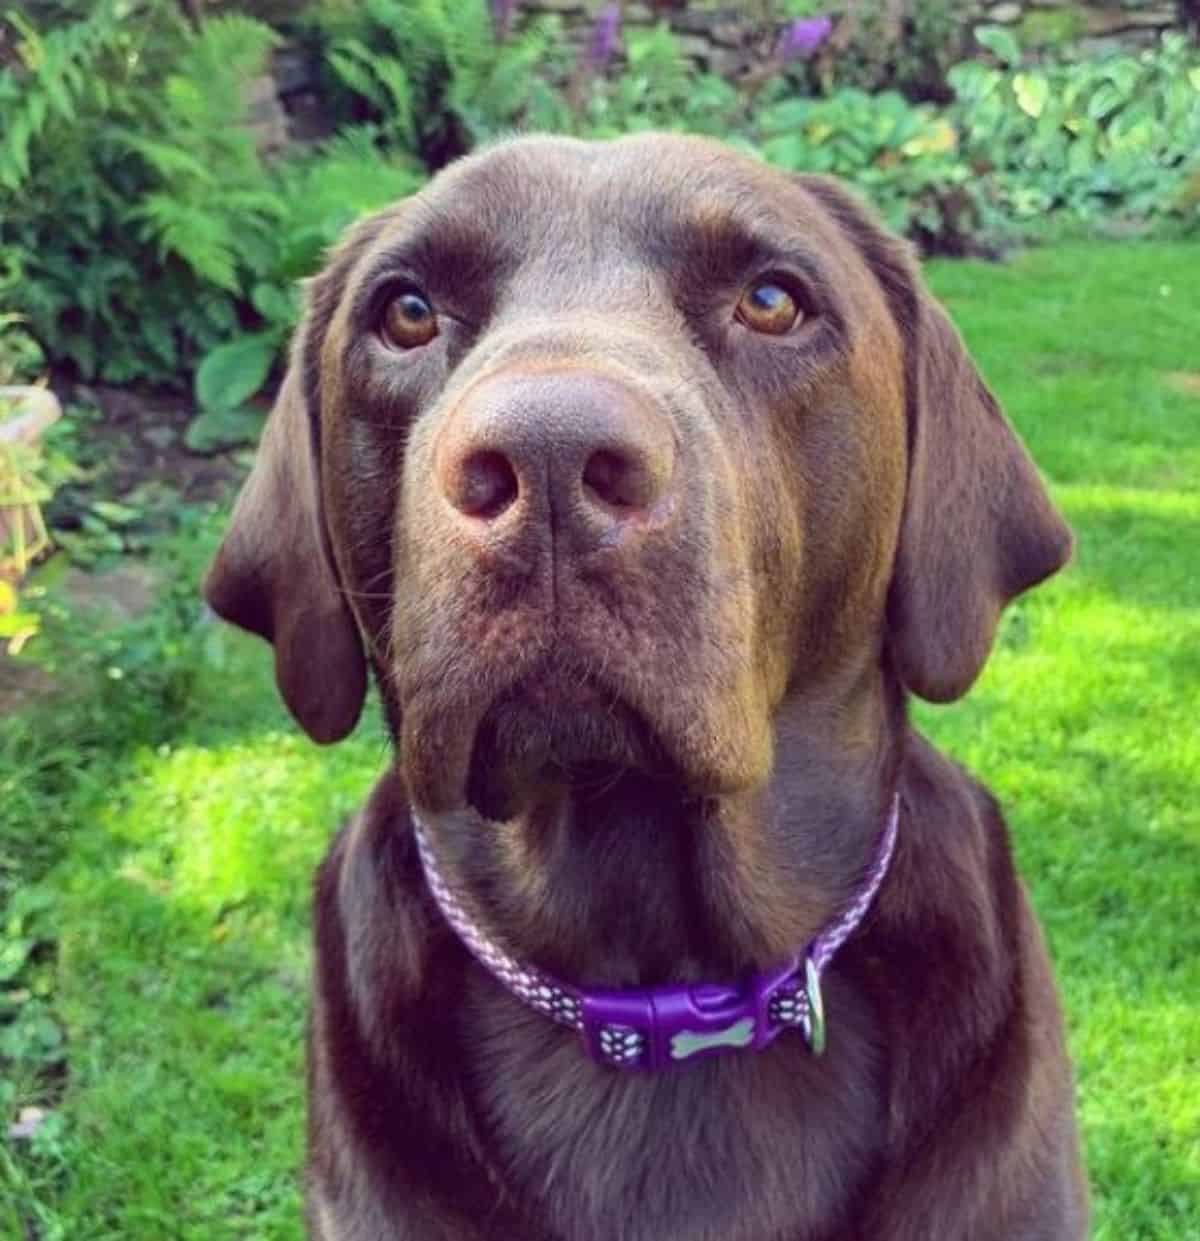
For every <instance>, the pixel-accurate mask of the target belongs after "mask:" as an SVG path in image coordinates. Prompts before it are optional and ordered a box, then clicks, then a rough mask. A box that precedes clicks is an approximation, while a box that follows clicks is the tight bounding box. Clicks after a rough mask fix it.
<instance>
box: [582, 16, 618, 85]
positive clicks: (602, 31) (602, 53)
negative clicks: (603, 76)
mask: <svg viewBox="0 0 1200 1241" xmlns="http://www.w3.org/2000/svg"><path fill="white" fill-rule="evenodd" d="M620 37H621V6H620V5H619V4H609V5H606V6H605V7H604V9H602V10H601V12H600V16H599V17H597V18H596V24H595V26H594V27H593V28H592V38H591V41H590V42H589V43H588V50H587V58H588V61H589V63H590V64H591V66H592V68H593V69H594V70H595V71H596V72H597V73H599V72H601V71H603V69H604V66H605V65H607V64H608V62H609V60H610V59H611V58H612V54H613V52H615V51H616V50H617V43H618V41H619V40H620Z"/></svg>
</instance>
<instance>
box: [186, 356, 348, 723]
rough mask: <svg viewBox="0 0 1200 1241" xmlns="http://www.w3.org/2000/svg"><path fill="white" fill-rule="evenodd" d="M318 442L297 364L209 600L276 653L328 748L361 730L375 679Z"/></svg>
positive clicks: (296, 705)
mask: <svg viewBox="0 0 1200 1241" xmlns="http://www.w3.org/2000/svg"><path fill="white" fill-rule="evenodd" d="M314 433H315V432H314V430H313V429H312V428H311V427H310V424H309V418H308V412H307V408H306V403H305V400H304V395H303V391H302V383H301V376H300V367H299V364H298V359H297V358H296V357H295V356H293V360H292V364H291V366H290V367H289V368H288V373H287V377H286V378H285V379H284V381H283V387H282V388H281V389H280V392H279V397H278V399H277V400H276V402H275V407H274V408H273V409H272V410H271V416H270V418H269V419H268V420H267V427H266V430H265V431H264V432H263V437H262V442H261V443H260V444H259V448H258V456H257V458H256V460H255V463H254V468H253V469H252V470H251V472H250V477H249V478H248V479H247V480H246V483H245V485H244V486H243V487H242V491H241V494H240V495H239V496H238V499H237V504H236V505H235V506H234V510H233V518H232V520H231V522H230V525H229V529H228V531H227V532H226V534H225V539H224V541H223V542H222V544H221V546H220V549H219V550H218V551H217V556H216V559H215V560H214V561H213V564H212V567H211V568H210V569H209V571H208V576H207V577H206V578H205V582H204V594H205V597H206V598H207V599H208V602H209V603H210V604H211V605H212V607H213V610H214V611H216V612H217V614H218V615H220V616H222V617H224V618H225V620H227V621H231V622H232V623H233V624H235V625H240V626H241V627H242V628H243V629H248V630H250V631H251V632H252V633H256V634H258V635H259V636H260V637H263V638H266V639H267V641H268V642H270V643H272V644H273V645H274V647H275V681H276V684H277V685H278V686H279V692H280V694H282V695H283V700H284V702H286V703H287V705H288V709H289V710H290V711H291V713H292V714H293V715H294V716H295V717H296V720H297V721H298V722H299V724H300V725H301V726H302V727H303V728H304V730H305V732H307V733H308V735H309V736H310V737H312V739H313V740H314V741H319V742H322V743H327V742H331V741H340V740H341V739H342V738H343V737H344V736H346V734H347V733H349V732H350V731H351V729H353V727H354V725H355V724H356V723H357V722H358V717H359V713H360V712H361V710H362V704H363V698H364V697H365V695H366V689H367V669H366V661H365V659H364V657H363V648H362V642H361V639H360V638H359V634H358V627H357V625H356V623H355V621H354V618H353V616H352V615H351V614H350V611H349V609H348V608H347V607H346V604H345V602H344V601H343V599H342V595H341V591H340V589H339V586H338V579H337V574H336V570H335V569H334V566H333V564H332V563H331V561H330V558H329V556H328V555H327V553H326V550H325V539H324V537H323V534H322V530H321V524H320V523H321V520H322V519H321V503H320V497H319V493H318V486H317V474H316V469H315V465H314V446H313V442H312V441H313V436H314Z"/></svg>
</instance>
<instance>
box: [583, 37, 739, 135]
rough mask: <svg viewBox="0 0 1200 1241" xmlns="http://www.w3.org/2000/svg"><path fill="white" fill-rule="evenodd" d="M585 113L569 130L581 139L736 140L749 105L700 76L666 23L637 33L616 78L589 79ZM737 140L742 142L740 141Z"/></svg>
mask: <svg viewBox="0 0 1200 1241" xmlns="http://www.w3.org/2000/svg"><path fill="white" fill-rule="evenodd" d="M586 92H587V93H586V97H585V101H584V105H583V108H582V110H581V111H580V112H579V113H578V114H576V115H574V116H572V117H571V118H570V120H569V121H568V127H569V128H570V129H571V130H572V131H573V132H576V133H578V134H580V135H581V136H585V137H592V138H615V137H618V136H619V135H621V134H623V133H632V132H636V131H640V130H647V129H670V130H680V131H684V132H687V133H702V134H710V135H712V136H716V137H731V138H735V135H736V130H737V128H738V126H739V124H740V123H741V121H742V118H743V113H744V110H745V101H744V99H743V97H742V95H741V94H740V93H739V92H738V91H737V90H736V89H735V88H734V87H733V86H732V85H730V84H729V83H728V82H726V81H725V80H724V79H722V78H720V77H717V76H716V75H715V74H712V73H699V72H697V70H696V69H695V67H694V66H693V65H692V63H691V61H689V60H688V59H687V57H686V56H685V55H684V53H683V50H682V48H681V47H680V44H679V40H678V39H677V38H676V36H675V35H674V34H673V33H672V32H671V29H670V27H668V25H667V24H666V22H660V23H659V24H658V25H657V26H656V27H655V28H654V29H652V30H648V31H644V30H635V31H631V32H630V34H629V35H628V37H627V38H626V40H625V65H624V67H623V69H622V70H621V72H619V73H617V74H615V75H614V76H613V77H611V78H604V77H599V78H595V79H591V78H589V79H588V81H587V82H586ZM735 140H736V138H735Z"/></svg>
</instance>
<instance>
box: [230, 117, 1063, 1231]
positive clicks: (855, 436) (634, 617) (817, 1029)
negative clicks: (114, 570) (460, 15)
mask: <svg viewBox="0 0 1200 1241" xmlns="http://www.w3.org/2000/svg"><path fill="white" fill-rule="evenodd" d="M1070 552H1071V535H1070V532H1069V530H1068V528H1067V526H1066V525H1065V524H1064V522H1063V520H1062V518H1061V517H1060V516H1059V514H1058V513H1057V511H1056V510H1055V508H1054V507H1053V505H1052V503H1051V501H1050V500H1049V498H1048V496H1047V494H1046V491H1045V490H1044V488H1043V485H1042V483H1041V481H1040V480H1039V478H1038V475H1037V472H1036V470H1035V468H1034V466H1033V464H1032V462H1031V461H1030V459H1029V457H1028V456H1027V454H1026V452H1025V450H1024V448H1023V447H1022V446H1021V444H1020V442H1019V441H1018V439H1017V438H1016V436H1015V435H1014V433H1013V431H1012V429H1011V428H1010V427H1009V425H1008V423H1007V422H1006V421H1005V419H1004V416H1003V414H1002V413H1001V411H1000V409H999V407H998V405H997V403H996V401H995V399H994V398H993V396H992V394H991V393H990V392H989V390H988V388H987V387H986V386H985V384H984V382H983V380H982V379H981V378H980V375H979V374H978V372H977V370H976V368H975V367H974V365H973V364H972V362H971V361H970V359H969V357H968V355H967V353H966V352H965V350H964V347H963V344H962V342H961V340H960V338H959V336H958V335H957V333H956V331H955V329H954V328H953V326H952V325H951V323H950V322H949V320H948V318H947V316H946V315H945V313H944V312H943V311H942V310H941V309H940V308H939V307H938V306H937V305H936V304H935V302H934V301H933V300H932V298H931V297H930V295H929V294H928V293H927V292H926V290H925V288H924V286H923V284H922V281H921V278H920V275H919V272H918V270H917V267H916V265H915V263H914V259H913V257H912V254H911V253H910V249H909V247H908V246H907V245H906V243H904V242H903V241H901V240H899V239H898V238H896V237H893V236H892V235H890V234H889V233H888V232H886V231H885V230H884V229H883V228H882V227H881V225H880V224H879V223H878V221H877V220H876V218H875V216H874V215H873V214H872V212H871V211H870V210H869V209H868V208H867V207H865V206H864V205H863V204H862V203H861V202H860V201H859V200H858V199H857V198H856V197H854V196H853V195H852V194H851V193H850V192H848V191H847V190H845V189H843V188H842V187H840V186H839V185H838V184H837V183H836V182H834V181H832V180H828V179H824V178H821V177H817V176H808V175H788V174H785V173H783V172H780V171H778V170H775V169H772V168H771V167H769V166H767V165H765V164H762V163H759V162H756V161H754V160H753V159H751V158H749V157H747V156H744V155H742V154H740V153H736V152H734V151H733V150H731V149H729V148H728V147H725V146H723V145H721V144H719V143H715V142H712V141H709V140H706V139H699V138H691V137H682V136H670V135H653V134H649V135H638V136H634V137H629V138H624V139H620V140H617V141H613V142H604V143H590V142H582V141H576V140H572V139H564V138H550V137H537V136H534V137H523V138H518V139H513V140H509V141H506V142H502V143H500V144H497V145H495V146H492V147H490V148H488V149H485V150H483V151H482V152H479V153H476V154H474V155H471V156H469V157H467V158H465V159H463V160H461V161H459V162H456V163H454V164H453V165H451V166H449V167H448V168H447V169H445V170H443V171H442V172H441V173H439V174H438V175H437V176H436V177H435V178H434V179H433V180H432V181H431V183H430V184H429V185H428V186H427V187H426V188H425V189H424V190H422V191H421V192H420V193H418V194H416V195H415V196H413V197H411V198H409V199H406V200H404V201H403V202H401V203H399V204H398V205H397V206H395V207H394V208H392V209H389V210H385V211H383V212H382V213H380V214H378V215H375V216H373V217H371V218H369V219H367V220H365V221H364V222H360V223H359V224H357V225H355V226H354V227H353V228H352V229H351V230H350V232H349V234H348V236H347V237H346V238H345V239H344V241H343V242H342V243H341V244H340V246H339V247H337V248H336V250H335V251H334V252H333V254H332V256H331V258H330V259H329V262H328V264H327V266H326V267H325V269H324V271H323V272H322V273H321V274H320V275H318V276H317V277H315V278H314V279H313V280H312V281H311V282H310V283H309V285H308V289H307V310H306V314H305V317H304V320H303V323H302V324H301V326H300V328H299V330H298V332H297V335H296V338H295V341H294V345H293V348H292V353H291V358H290V365H289V368H288V370H287V374H286V377H285V379H284V381H283V384H282V388H281V390H280V393H279V396H278V400H277V403H276V404H275V407H274V409H273V411H272V413H271V416H270V418H269V420H268V424H267V427H266V430H265V433H264V437H263V441H262V444H261V447H260V450H259V453H258V457H257V460H256V464H255V466H254V468H253V471H252V473H251V475H250V476H249V478H248V480H247V482H246V484H245V486H244V488H243V490H242V492H241V494H240V496H239V498H238V501H237V504H236V507H235V510H234V513H233V516H232V519H231V525H230V527H229V529H228V531H227V534H226V537H225V539H224V542H223V543H222V545H221V547H220V548H219V550H218V553H217V555H216V558H215V561H214V563H213V565H212V567H211V569H210V571H209V575H208V577H207V579H206V593H207V597H208V600H209V602H210V603H211V605H212V607H213V608H214V609H215V610H216V611H217V612H218V613H219V614H220V615H221V616H222V617H224V618H226V619H227V620H229V621H231V622H233V623H234V624H236V625H239V626H242V627H244V628H246V629H248V630H251V631H253V632H255V633H257V634H260V635H261V636H262V637H264V638H266V639H268V640H269V641H270V642H271V643H272V644H273V646H274V659H275V672H276V677H277V682H278V686H279V689H280V692H281V694H282V696H283V698H284V700H285V701H286V703H287V705H288V707H289V708H290V710H291V712H292V713H293V714H294V716H295V718H296V719H297V720H298V721H299V723H300V724H301V725H302V726H303V728H304V729H305V730H306V731H307V732H308V733H309V734H310V735H311V736H312V737H313V738H314V739H315V740H316V741H318V742H322V743H327V742H333V741H336V740H338V739H340V738H341V737H343V736H345V735H346V734H347V733H348V732H349V731H350V730H351V729H352V728H353V727H354V725H355V723H356V721H357V719H358V717H359V714H360V712H361V709H362V705H363V701H364V695H365V692H366V689H367V684H368V670H369V671H370V674H372V675H373V677H374V681H375V683H376V684H377V685H378V688H379V693H380V695H381V698H382V704H383V709H384V712H385V715H386V720H387V724H388V727H389V730H390V734H391V737H392V739H393V741H394V751H395V761H394V763H393V764H392V765H391V766H390V769H389V770H388V771H387V773H386V774H385V775H384V776H383V777H382V779H381V780H380V781H379V783H378V784H377V786H376V787H375V789H374V791H373V792H372V794H371V796H370V799H369V801H368V803H367V804H366V806H365V808H364V809H363V810H362V811H361V812H360V813H359V814H358V815H357V816H356V817H354V818H353V819H352V820H351V821H350V822H349V823H347V824H346V825H345V826H344V827H343V829H342V830H341V832H340V833H339V834H338V836H337V837H336V839H335V841H334V843H333V845H332V847H331V849H330V851H329V853H328V855H327V856H326V858H325V860H324V862H323V864H322V865H321V867H320V870H319V873H318V876H317V880H316V889H315V941H316V955H315V971H314V999H313V1007H312V1015H311V1022H310V1032H309V1053H308V1170H307V1195H306V1202H307V1222H308V1228H309V1233H310V1236H312V1237H313V1238H318V1239H320V1241H384V1239H385V1238H387V1239H395V1241H400V1239H402V1241H435V1239H436V1241H450V1239H454V1241H477V1239H482V1238H497V1239H498V1238H504V1239H505V1241H517V1239H520V1241H552V1239H553V1241H613V1239H620V1241H1000V1239H1001V1238H1003V1241H1074V1239H1076V1238H1082V1237H1084V1236H1085V1233H1086V1227H1087V1222H1086V1219H1087V1207H1086V1193H1085V1187H1084V1179H1083V1174H1082V1171H1081V1160H1080V1154H1079V1143H1078V1137H1077V1132H1076V1124H1075V1120H1074V1108H1073V1101H1072V1082H1071V1070H1070V1065H1069V1061H1068V1058H1067V1055H1066V1052H1065V1050H1064V1038H1063V1028H1062V1021H1061V1016H1060V1010H1059V1004H1058V1001H1057V998H1056V993H1055V986H1054V982H1053V979H1052V974H1051V967H1050V964H1049V960H1048V957H1047V954H1046V951H1045V948H1044V946H1043V941H1042V937H1041V934H1040V931H1039V929H1038V925H1037V923H1036V921H1035V918H1034V915H1033V913H1032V912H1031V910H1030V906H1029V902H1028V899H1027V897H1026V895H1025V891H1024V889H1023V887H1022V886H1021V883H1020V881H1019V879H1018V878H1017V876H1016V875H1015V873H1014V869H1013V861H1012V857H1011V853H1010V847H1009V841H1008V837H1007V833H1006V829H1005V827H1004V824H1003V822H1002V819H1001V816H1000V813H999V811H998V809H997V806H996V803H995V802H994V800H993V799H992V797H991V796H990V795H989V794H988V793H987V792H986V791H985V789H984V788H983V787H982V786H981V785H980V784H978V783H977V782H976V781H975V780H974V779H973V778H972V777H971V776H969V775H968V774H967V773H965V772H964V771H963V770H962V769H960V768H959V767H957V766H955V765H954V764H953V763H951V762H950V761H948V760H947V759H946V758H944V757H942V756H941V755H939V754H938V753H937V752H936V751H935V750H934V749H933V748H932V747H931V746H930V745H929V744H928V743H927V742H926V741H925V740H923V739H922V738H921V737H920V736H919V734H918V733H917V732H916V731H915V730H914V728H913V727H912V726H911V725H910V724H909V722H908V719H907V714H906V703H907V700H908V697H909V695H910V694H916V695H918V696H920V697H921V698H924V699H927V700H929V701H932V702H946V701H950V700H952V699H956V698H958V697H960V696H961V695H962V694H964V693H965V692H966V691H967V689H968V688H969V687H970V686H971V684H972V683H973V682H974V680H975V679H976V677H977V676H978V674H979V672H980V669H981V667H982V665H983V663H984V662H985V660H986V658H987V655H988V652H989V649H990V647H991V644H992V641H993V637H994V634H995V630H996V625H997V622H998V618H999V616H1000V612H1001V609H1002V608H1003V607H1004V606H1005V604H1006V603H1007V602H1008V601H1009V600H1011V599H1012V598H1013V597H1014V596H1016V595H1018V594H1019V593H1021V592H1022V591H1024V590H1026V589H1028V588H1029V587H1032V586H1033V585H1035V584H1036V583H1038V582H1040V581H1042V580H1043V579H1044V578H1046V577H1047V576H1048V575H1050V574H1052V573H1054V572H1055V571H1056V570H1058V569H1059V568H1060V567H1061V566H1062V565H1063V564H1064V563H1065V562H1066V561H1067V560H1068V558H1069V556H1070Z"/></svg>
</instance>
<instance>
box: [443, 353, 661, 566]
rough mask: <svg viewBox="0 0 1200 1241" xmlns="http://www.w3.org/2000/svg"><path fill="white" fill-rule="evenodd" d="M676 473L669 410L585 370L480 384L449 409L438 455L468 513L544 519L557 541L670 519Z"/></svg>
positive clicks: (450, 492) (485, 519)
mask: <svg viewBox="0 0 1200 1241" xmlns="http://www.w3.org/2000/svg"><path fill="white" fill-rule="evenodd" d="M674 470H675V448H674V438H673V436H672V432H671V427H670V424H669V423H668V421H667V419H666V417H665V415H664V414H663V413H662V412H661V411H659V410H657V409H656V408H655V407H654V406H653V404H652V403H651V402H650V401H649V400H648V399H647V398H645V397H643V396H642V395H641V394H640V393H638V392H636V391H635V390H634V389H633V388H631V387H630V386H628V385H627V384H625V383H624V382H622V381H621V380H618V379H614V378H611V377H609V376H607V375H600V374H597V373H595V372H591V371H586V370H570V371H549V372H542V373H533V374H528V373H520V372H517V373H510V374H500V375H497V376H495V377H493V378H490V379H488V380H486V381H485V382H484V383H482V384H479V385H477V386H476V387H475V388H473V389H472V390H471V391H470V392H469V393H468V394H467V396H466V397H465V398H464V400H463V401H462V402H461V403H460V404H459V406H458V407H457V408H456V409H454V410H453V411H452V412H451V414H450V416H449V418H448V420H447V425H446V426H445V428H444V430H443V433H442V435H441V437H440V440H439V443H438V447H437V456H436V472H437V481H438V485H439V486H440V488H441V491H442V494H443V495H444V496H445V497H446V499H447V500H448V501H449V502H450V504H451V505H452V506H453V507H454V509H456V510H457V512H458V513H460V514H461V515H462V516H463V517H465V518H469V519H471V520H472V522H474V523H484V524H485V525H487V526H489V527H495V528H496V529H497V530H498V528H499V527H500V526H501V525H503V526H505V527H507V526H508V525H509V524H510V523H513V524H516V523H519V524H521V525H525V524H527V523H530V522H538V521H545V522H548V523H549V525H550V527H551V529H552V531H553V533H554V535H555V537H556V538H561V537H563V536H566V537H567V538H569V539H570V540H571V541H572V542H574V543H583V544H587V543H604V542H608V541H612V540H615V539H619V538H620V537H621V536H622V535H624V534H626V533H629V532H631V531H633V530H636V529H639V528H646V527H647V526H654V525H657V524H659V523H661V522H662V521H664V520H665V519H666V517H667V516H668V515H669V510H670V507H671V505H670V490H671V484H672V481H673V476H674ZM493 532H495V531H493Z"/></svg>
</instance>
